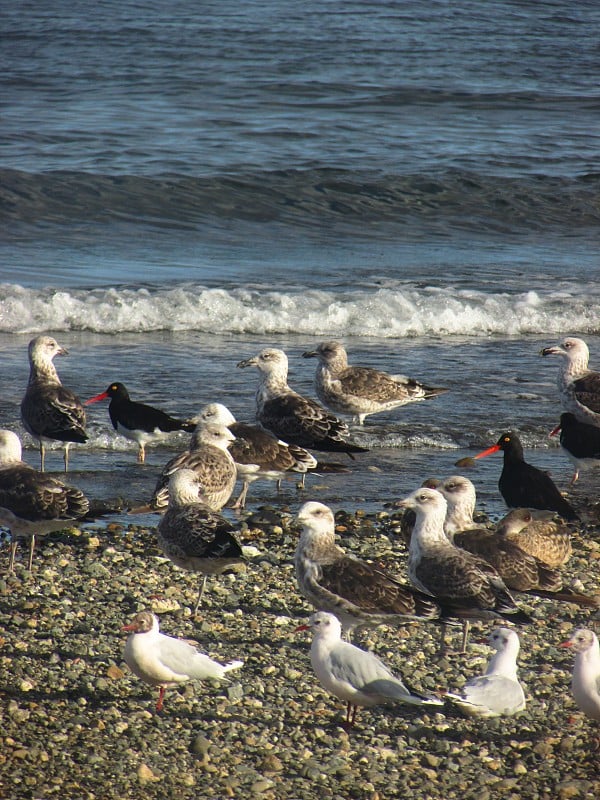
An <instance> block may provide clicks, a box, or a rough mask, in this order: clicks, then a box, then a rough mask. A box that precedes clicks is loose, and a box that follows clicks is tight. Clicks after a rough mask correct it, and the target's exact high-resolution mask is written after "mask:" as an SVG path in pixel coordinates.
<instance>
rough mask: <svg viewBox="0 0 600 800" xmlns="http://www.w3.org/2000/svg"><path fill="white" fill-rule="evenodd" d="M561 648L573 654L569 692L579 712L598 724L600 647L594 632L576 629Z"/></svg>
mask: <svg viewBox="0 0 600 800" xmlns="http://www.w3.org/2000/svg"><path fill="white" fill-rule="evenodd" d="M560 646H561V647H570V648H572V650H573V652H574V653H575V663H574V664H573V679H572V681H571V690H572V692H573V698H574V700H575V703H576V704H577V707H578V708H579V710H580V711H583V713H584V714H585V715H586V716H587V717H589V718H590V719H595V720H596V722H600V645H598V637H597V636H596V634H595V633H594V631H590V630H588V629H587V628H578V629H577V630H576V631H575V633H574V634H573V635H572V636H571V638H570V639H569V640H568V641H567V642H562V644H561V645H560Z"/></svg>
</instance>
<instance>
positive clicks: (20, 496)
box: [0, 430, 89, 572]
mask: <svg viewBox="0 0 600 800" xmlns="http://www.w3.org/2000/svg"><path fill="white" fill-rule="evenodd" d="M88 511H89V502H88V500H87V498H86V497H85V495H84V494H83V492H81V491H80V490H79V489H75V488H73V487H72V486H66V485H65V484H64V483H63V482H62V481H59V480H58V479H57V478H54V477H52V476H50V475H47V474H46V473H44V472H38V471H37V470H36V469H34V468H33V467H31V466H30V465H29V464H26V463H25V462H24V461H21V442H20V441H19V437H18V436H17V435H16V433H13V432H12V431H7V430H0V525H1V526H6V527H7V528H9V529H10V533H11V544H10V556H9V561H8V572H12V571H13V569H14V563H15V553H16V550H17V542H18V540H19V539H29V561H28V566H27V568H28V569H29V570H31V565H32V563H33V551H34V548H35V537H36V536H44V535H45V534H48V533H51V532H52V531H61V530H64V529H65V528H68V527H70V526H71V525H73V523H75V522H76V521H77V519H79V518H80V517H83V516H85V515H86V514H87V512H88Z"/></svg>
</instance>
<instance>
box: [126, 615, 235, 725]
mask: <svg viewBox="0 0 600 800" xmlns="http://www.w3.org/2000/svg"><path fill="white" fill-rule="evenodd" d="M121 630H123V631H127V632H128V633H129V634H130V635H129V636H128V637H127V641H126V643H125V649H124V651H123V659H124V660H125V663H126V664H127V666H128V667H129V669H130V670H131V671H132V672H133V674H134V675H137V677H138V678H141V679H142V680H143V681H145V682H146V683H149V684H150V686H158V687H159V695H158V701H157V703H156V710H157V711H159V712H160V711H162V708H163V701H164V696H165V691H166V689H167V688H168V687H169V686H176V685H177V684H178V683H185V682H187V681H205V680H218V681H227V680H229V679H228V678H227V677H226V674H227V673H228V672H230V671H231V670H234V669H239V668H240V667H241V666H243V663H244V662H243V661H231V662H230V663H229V664H225V665H223V664H219V663H218V662H217V661H213V660H212V658H209V657H208V656H207V655H204V653H201V652H200V651H199V650H197V649H196V648H195V647H194V646H193V645H191V644H189V643H188V642H185V641H183V639H176V638H175V637H173V636H165V634H164V633H160V629H159V622H158V618H157V617H156V616H155V615H154V614H153V613H152V612H151V611H141V612H140V613H139V614H136V615H135V617H134V618H133V620H132V622H130V623H129V624H128V625H124V626H123V627H122V628H121Z"/></svg>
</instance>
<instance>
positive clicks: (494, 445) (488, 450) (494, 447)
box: [473, 444, 500, 458]
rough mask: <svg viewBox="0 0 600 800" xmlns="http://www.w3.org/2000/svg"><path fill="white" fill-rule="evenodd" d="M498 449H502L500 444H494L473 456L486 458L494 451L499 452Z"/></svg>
mask: <svg viewBox="0 0 600 800" xmlns="http://www.w3.org/2000/svg"><path fill="white" fill-rule="evenodd" d="M498 450H500V445H499V444H493V445H492V446H491V447H488V449H487V450H483V451H482V452H481V453H477V455H476V456H473V458H484V457H485V456H491V455H492V453H497V452H498Z"/></svg>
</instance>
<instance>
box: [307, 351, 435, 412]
mask: <svg viewBox="0 0 600 800" xmlns="http://www.w3.org/2000/svg"><path fill="white" fill-rule="evenodd" d="M302 356H303V358H318V359H319V363H318V364H317V371H316V374H315V389H316V392H317V397H318V398H319V400H320V401H321V402H322V403H324V404H325V405H326V406H327V407H328V408H331V409H332V410H333V411H335V412H336V413H337V414H350V415H352V417H353V418H354V420H355V421H356V422H358V424H359V425H363V424H364V421H365V418H366V417H368V416H369V415H370V414H381V413H382V412H383V411H390V410H391V409H393V408H398V407H399V406H405V405H407V404H408V403H415V402H417V401H419V400H428V399H430V398H432V397H437V395H439V394H443V393H444V392H447V391H448V390H447V389H443V388H436V387H433V386H426V385H425V384H423V383H420V382H419V381H417V380H415V379H414V378H408V377H406V375H390V374H388V373H387V372H382V371H381V370H378V369H373V368H372V367H359V366H350V365H349V364H348V356H347V354H346V350H345V349H344V347H343V346H342V344H341V343H340V342H336V341H330V342H321V344H319V346H318V347H317V348H316V349H315V350H309V351H307V352H305V353H303V354H302Z"/></svg>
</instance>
